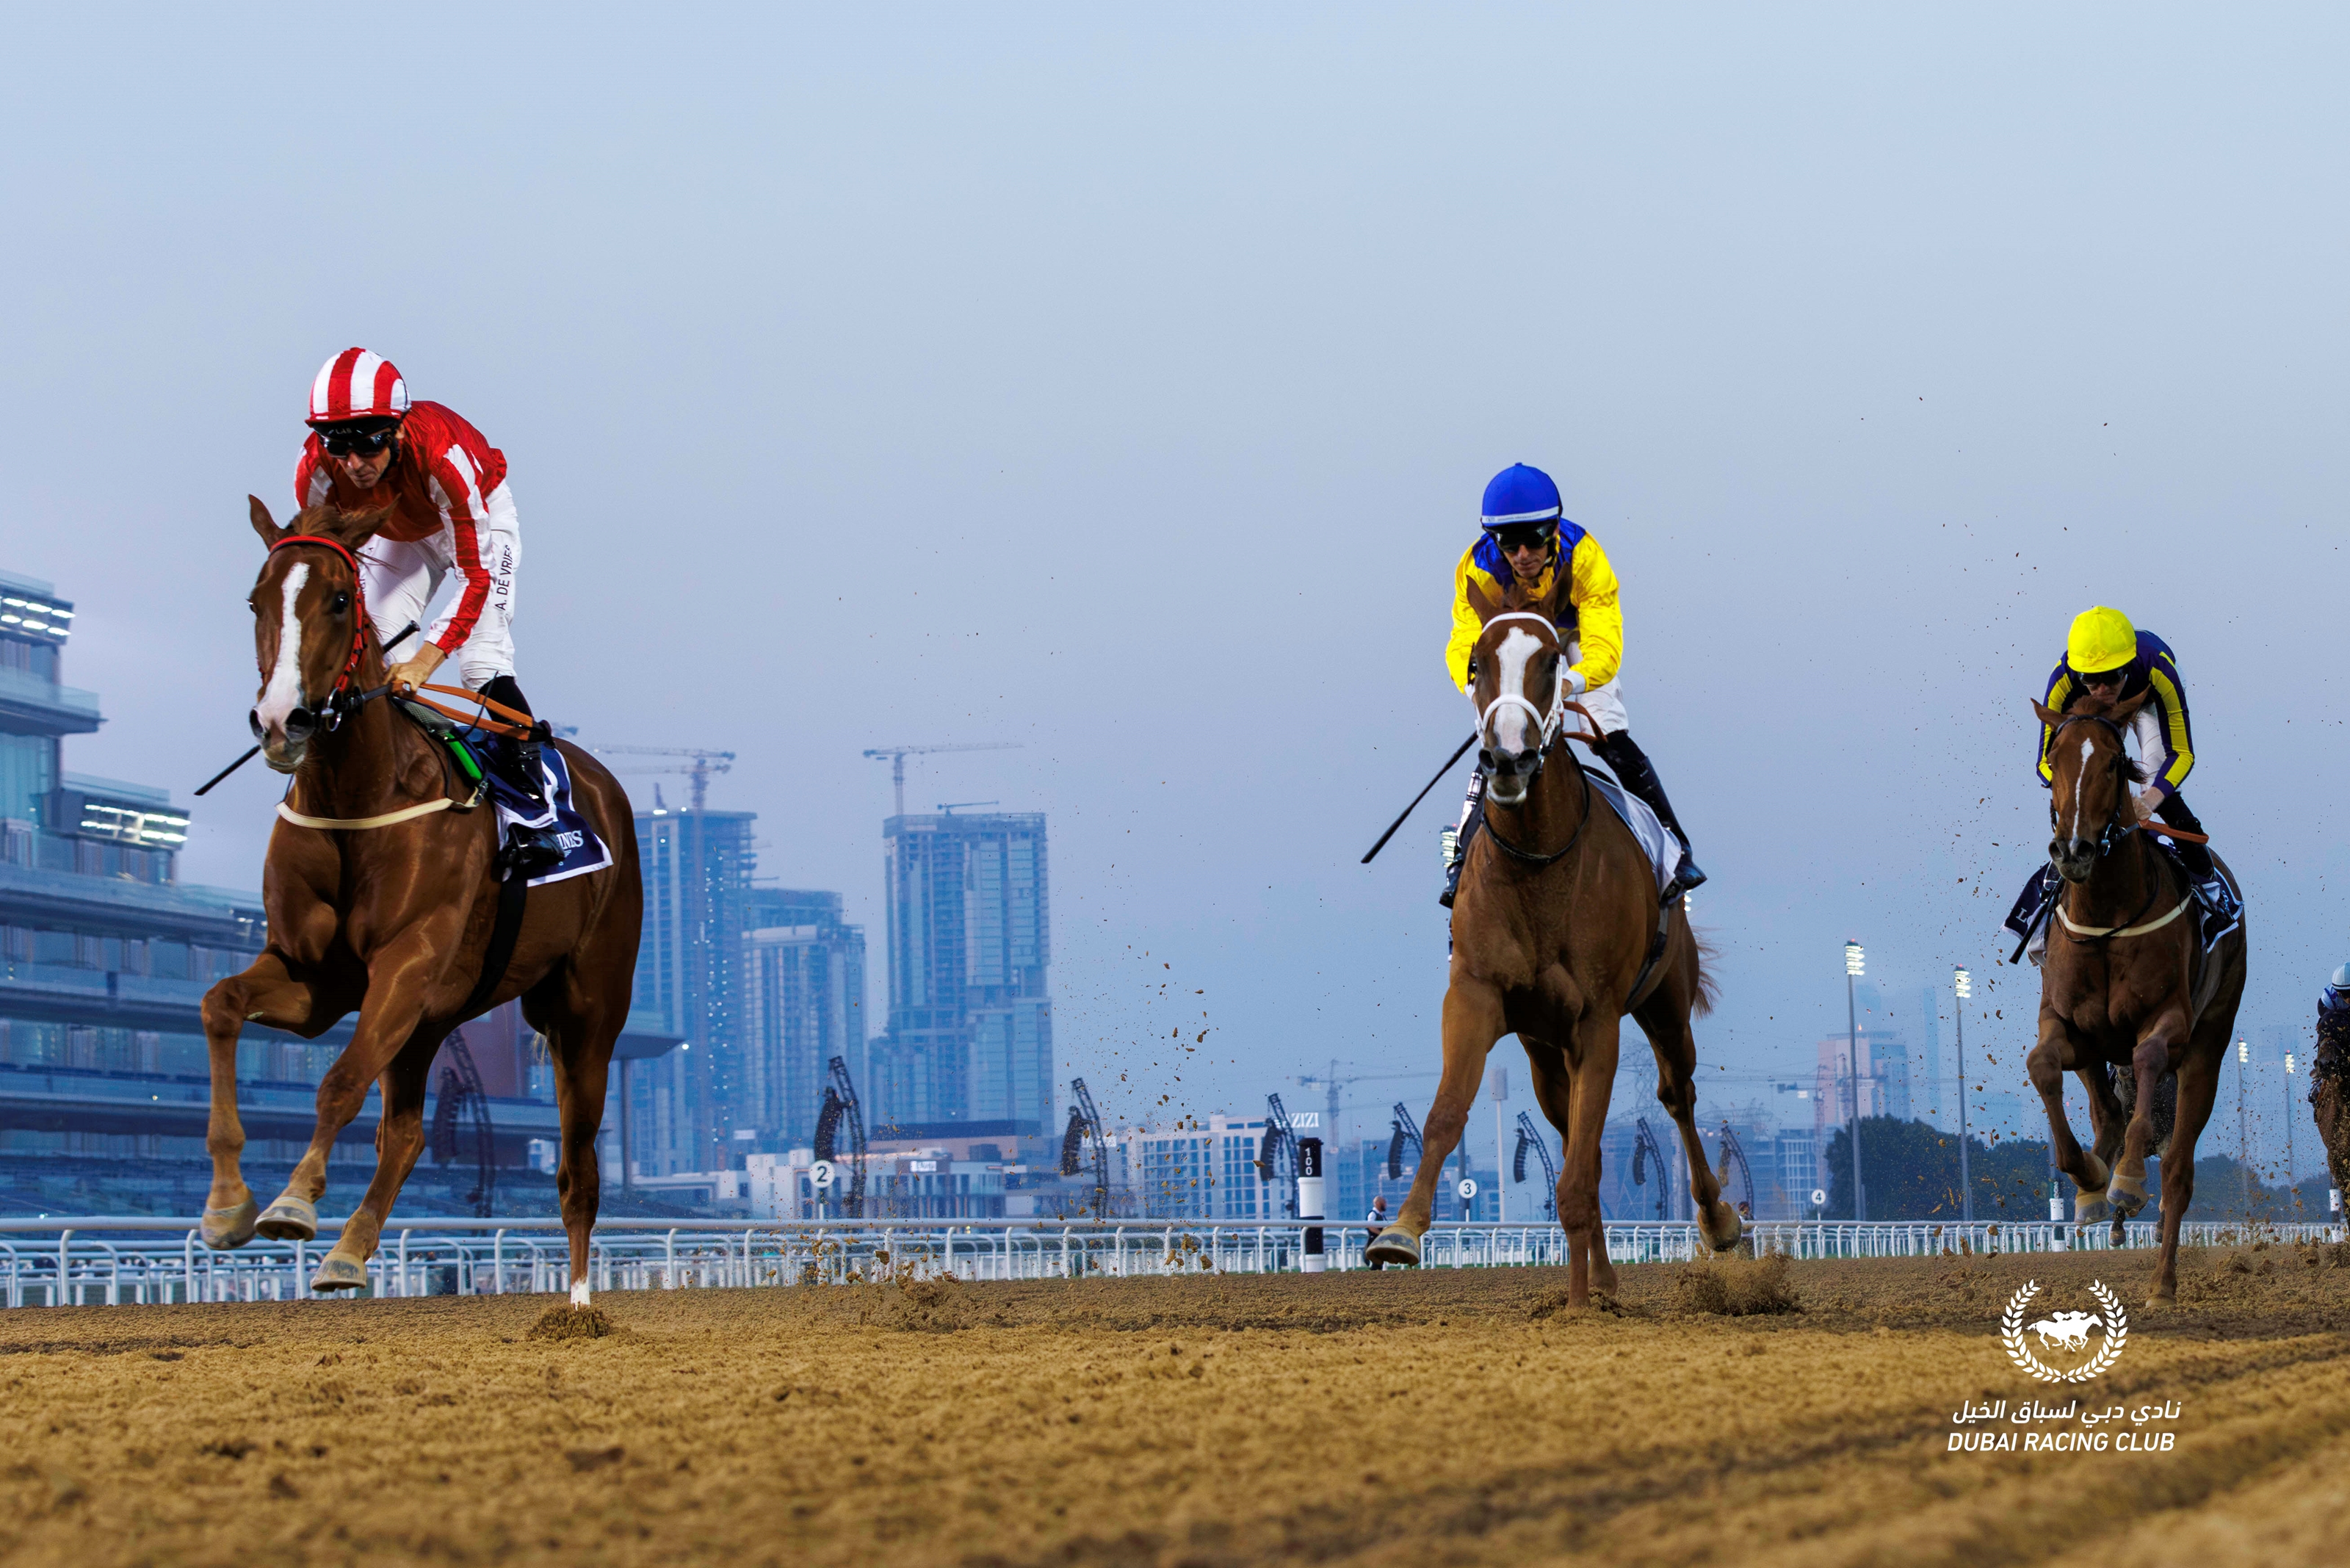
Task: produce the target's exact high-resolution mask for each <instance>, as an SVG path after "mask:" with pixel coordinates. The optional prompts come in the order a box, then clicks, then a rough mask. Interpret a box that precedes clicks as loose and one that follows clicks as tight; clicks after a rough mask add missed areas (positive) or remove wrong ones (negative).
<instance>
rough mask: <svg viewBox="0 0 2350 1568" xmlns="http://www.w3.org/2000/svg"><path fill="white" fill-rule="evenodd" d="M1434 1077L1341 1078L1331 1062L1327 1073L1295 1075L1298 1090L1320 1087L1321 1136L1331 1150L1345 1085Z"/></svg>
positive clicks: (1355, 1075)
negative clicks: (1341, 1092) (1321, 1105)
mask: <svg viewBox="0 0 2350 1568" xmlns="http://www.w3.org/2000/svg"><path fill="white" fill-rule="evenodd" d="M1435 1076H1436V1075H1435V1074H1434V1073H1350V1074H1348V1075H1346V1076H1345V1077H1343V1078H1342V1077H1340V1076H1339V1075H1338V1064H1337V1062H1336V1060H1333V1061H1332V1062H1331V1064H1330V1070H1329V1072H1327V1073H1300V1074H1298V1075H1297V1083H1298V1086H1299V1087H1300V1088H1307V1089H1310V1088H1312V1087H1313V1086H1314V1085H1316V1084H1319V1085H1322V1093H1323V1098H1322V1104H1323V1106H1324V1107H1325V1108H1324V1111H1323V1121H1322V1136H1323V1137H1324V1138H1326V1140H1328V1142H1329V1145H1330V1147H1332V1148H1336V1147H1338V1096H1339V1093H1340V1091H1342V1090H1343V1089H1345V1088H1346V1087H1347V1085H1349V1084H1378V1083H1383V1082H1385V1081H1387V1080H1388V1079H1391V1078H1432V1077H1435Z"/></svg>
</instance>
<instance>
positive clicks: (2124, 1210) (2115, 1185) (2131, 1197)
mask: <svg viewBox="0 0 2350 1568" xmlns="http://www.w3.org/2000/svg"><path fill="white" fill-rule="evenodd" d="M2106 1195H2107V1196H2108V1197H2110V1198H2111V1199H2113V1201H2114V1207H2115V1208H2116V1210H2120V1212H2121V1215H2122V1217H2123V1218H2124V1219H2128V1218H2130V1217H2132V1216H2134V1215H2136V1214H2137V1211H2138V1210H2141V1209H2143V1208H2145V1207H2146V1206H2147V1201H2148V1195H2147V1190H2146V1182H2145V1180H2144V1179H2141V1178H2139V1177H2135V1176H2121V1175H2116V1177H2115V1178H2114V1179H2113V1180H2112V1181H2110V1182H2108V1183H2107V1184H2106Z"/></svg>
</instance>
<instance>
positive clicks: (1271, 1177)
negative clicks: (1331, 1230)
mask: <svg viewBox="0 0 2350 1568" xmlns="http://www.w3.org/2000/svg"><path fill="white" fill-rule="evenodd" d="M1256 1179H1258V1180H1259V1181H1278V1182H1280V1183H1281V1211H1282V1212H1283V1213H1284V1214H1295V1213H1296V1212H1297V1205H1296V1203H1295V1195H1296V1192H1297V1135H1296V1134H1295V1132H1293V1131H1291V1130H1290V1126H1289V1113H1288V1112H1287V1111H1286V1110H1284V1109H1283V1108H1282V1104H1281V1096H1279V1095H1267V1096H1265V1097H1264V1141H1263V1142H1262V1143H1260V1144H1259V1145H1258V1146H1257V1151H1256Z"/></svg>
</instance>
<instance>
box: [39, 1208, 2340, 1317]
mask: <svg viewBox="0 0 2350 1568" xmlns="http://www.w3.org/2000/svg"><path fill="white" fill-rule="evenodd" d="M339 1224H340V1222H339V1221H337V1220H322V1221H320V1225H321V1229H322V1230H323V1231H326V1232H327V1233H328V1234H331V1233H332V1232H333V1231H336V1230H338V1228H339ZM385 1229H386V1234H385V1236H384V1239H383V1242H382V1245H381V1246H380V1249H379V1251H378V1252H377V1254H376V1256H375V1257H374V1259H373V1260H371V1261H370V1262H369V1264H368V1279H369V1294H373V1295H378V1296H422V1295H513V1294H541V1293H555V1292H561V1291H563V1290H565V1289H567V1287H568V1285H569V1282H570V1244H569V1242H568V1241H566V1239H565V1237H564V1235H563V1230H562V1223H561V1221H560V1220H445V1219H444V1220H393V1221H392V1222H391V1223H390V1225H389V1226H387V1227H386V1228H385ZM1322 1230H1323V1231H1324V1235H1325V1237H1326V1247H1327V1251H1326V1253H1325V1256H1326V1259H1327V1260H1328V1266H1329V1267H1330V1268H1331V1269H1333V1270H1337V1271H1346V1270H1352V1269H1360V1268H1362V1267H1363V1244H1364V1242H1365V1241H1367V1240H1368V1237H1367V1232H1366V1231H1365V1230H1364V1228H1363V1227H1362V1226H1360V1225H1345V1226H1341V1225H1331V1224H1326V1225H1325V1226H1323V1227H1322ZM1304 1231H1305V1226H1303V1225H1302V1224H1299V1223H1298V1222H1296V1221H1295V1220H1285V1221H1283V1222H1281V1223H1278V1224H1263V1225H1211V1224H1202V1223H1192V1222H1186V1221H1176V1220H1098V1221H1097V1220H1067V1221H1063V1220H1043V1221H1039V1220H834V1221H831V1222H829V1223H809V1224H780V1225H778V1224H764V1225H740V1226H732V1227H725V1228H719V1227H712V1226H691V1227H689V1226H673V1225H671V1224H670V1223H669V1222H667V1221H665V1220H604V1221H601V1222H599V1223H598V1225H597V1227H596V1233H595V1238H594V1242H593V1246H592V1249H591V1252H590V1258H589V1263H588V1268H589V1284H590V1286H591V1287H592V1288H593V1289H595V1290H598V1291H611V1290H687V1289H702V1288H711V1287H737V1288H739V1287H743V1286H748V1285H785V1284H847V1283H856V1282H871V1281H875V1280H879V1279H881V1278H884V1277H887V1276H888V1275H889V1274H890V1273H892V1272H897V1271H899V1270H905V1271H910V1272H914V1273H918V1274H923V1275H930V1274H937V1273H952V1274H954V1275H956V1276H957V1277H959V1278H962V1279H966V1280H1041V1279H1078V1278H1084V1277H1087V1276H1093V1277H1104V1276H1107V1277H1113V1278H1117V1277H1125V1278H1132V1277H1136V1276H1140V1275H1175V1274H1202V1273H1281V1272H1295V1271H1296V1269H1297V1267H1298V1262H1299V1260H1300V1259H1301V1258H1302V1257H1303V1255H1304V1251H1305V1247H1304ZM1748 1234H1749V1236H1750V1238H1751V1239H1752V1245H1753V1246H1754V1247H1756V1248H1758V1249H1761V1250H1763V1251H1784V1252H1787V1253H1789V1254H1791V1255H1792V1256H1794V1257H1798V1258H1912V1257H1930V1256H1935V1255H1938V1254H1941V1253H1944V1252H1955V1251H1960V1250H1961V1249H1962V1248H1963V1249H1966V1250H1970V1251H1975V1252H1981V1253H1997V1252H2052V1251H2104V1250H2106V1248H2107V1247H2108V1245H2109V1242H2108V1240H2107V1231H2106V1227H2105V1226H2103V1225H2082V1226H2074V1225H2070V1224H2057V1223H2048V1222H2042V1223H2037V1224H2022V1225H2017V1224H2005V1223H1989V1222H1978V1223H1976V1224H1973V1225H1960V1224H1948V1225H1938V1224H1929V1223H1925V1222H1910V1221H1894V1222H1886V1223H1865V1224H1855V1223H1853V1222H1851V1221H1849V1220H1842V1221H1836V1220H1830V1221H1823V1222H1817V1223H1814V1222H1804V1223H1797V1222H1794V1221H1786V1222H1773V1221H1760V1222H1755V1223H1752V1224H1751V1225H1750V1226H1749V1227H1748ZM2157 1239H2158V1226H2157V1225H2155V1224H2150V1223H2139V1224H2132V1225H2130V1226H2128V1227H2127V1233H2126V1238H2125V1241H2124V1242H2123V1244H2124V1245H2125V1246H2126V1247H2134V1248H2142V1247H2150V1246H2152V1245H2154V1244H2155V1242H2156V1241H2157ZM2181 1240H2182V1241H2183V1242H2184V1243H2185V1244H2186V1245H2188V1246H2191V1247H2209V1246H2235V1245H2242V1244H2245V1243H2248V1242H2251V1241H2302V1242H2308V1241H2328V1242H2330V1241H2342V1240H2344V1230H2343V1227H2341V1226H2338V1225H2263V1224H2246V1223H2229V1222H2224V1221H2190V1222H2189V1224H2187V1225H2186V1226H2185V1227H2184V1234H2183V1236H2182V1238H2181ZM328 1244H329V1243H328V1242H325V1241H316V1242H310V1243H307V1244H305V1243H299V1242H283V1241H258V1240H256V1241H253V1242H252V1243H250V1244H249V1245H247V1246H244V1247H241V1248H239V1249H237V1250H236V1251H229V1252H215V1251H211V1250H210V1249H208V1248H206V1247H204V1246H203V1245H202V1244H201V1243H200V1242H199V1241H197V1239H196V1230H195V1226H194V1223H193V1222H192V1221H191V1220H147V1219H137V1220H133V1219H117V1218H110V1217H106V1216H91V1217H88V1218H78V1219H44V1220H0V1282H5V1303H6V1305H7V1306H10V1307H25V1306H72V1305H97V1304H100V1303H103V1304H105V1305H109V1306H113V1305H128V1304H132V1303H172V1302H254V1301H300V1300H304V1299H307V1297H308V1296H309V1279H310V1273H311V1271H312V1270H313V1269H314V1268H315V1267H316V1265H317V1259H318V1258H319V1257H320V1256H322V1255H323V1254H324V1252H325V1250H326V1246H327V1245H328ZM1420 1251H1421V1258H1422V1266H1423V1267H1433V1268H1524V1267H1529V1266H1556V1265H1560V1264H1563V1263H1565V1262H1566V1238H1565V1234H1564V1233H1563V1232H1562V1231H1559V1229H1558V1228H1557V1227H1556V1226H1555V1225H1510V1224H1494V1223H1482V1224H1461V1223H1440V1224H1437V1225H1434V1226H1431V1227H1430V1230H1429V1231H1428V1234H1427V1235H1425V1236H1424V1237H1422V1238H1421V1239H1420ZM1708 1251H1710V1250H1709V1249H1708V1248H1707V1247H1706V1245H1705V1242H1704V1241H1703V1240H1702V1239H1701V1238H1700V1236H1699V1235H1698V1232H1697V1227H1696V1226H1694V1225H1690V1224H1686V1223H1682V1224H1633V1223H1623V1224H1610V1225H1608V1226H1607V1255H1608V1257H1609V1258H1611V1259H1613V1260H1614V1261H1615V1262H1618V1263H1653V1262H1688V1261H1690V1259H1692V1258H1695V1257H1697V1256H1699V1255H1700V1254H1701V1253H1706V1252H1708Z"/></svg>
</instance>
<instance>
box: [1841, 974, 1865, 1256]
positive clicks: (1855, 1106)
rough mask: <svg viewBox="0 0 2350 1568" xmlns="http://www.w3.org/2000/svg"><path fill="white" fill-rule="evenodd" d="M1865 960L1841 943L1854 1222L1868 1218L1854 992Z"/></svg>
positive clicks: (1857, 1027) (1857, 1008) (1858, 1019)
mask: <svg viewBox="0 0 2350 1568" xmlns="http://www.w3.org/2000/svg"><path fill="white" fill-rule="evenodd" d="M1865 962H1866V961H1865V959H1864V957H1863V955H1862V953H1861V950H1860V944H1859V943H1858V942H1855V941H1847V942H1846V943H1845V944H1844V1016H1845V1032H1846V1044H1847V1045H1848V1047H1849V1048H1850V1051H1851V1065H1852V1217H1853V1220H1854V1221H1855V1223H1858V1222H1860V1221H1863V1220H1866V1219H1867V1218H1868V1196H1867V1193H1866V1190H1865V1189H1863V1188H1862V1186H1861V1184H1860V1003H1859V1002H1857V1001H1856V999H1855V995H1854V991H1853V987H1854V984H1855V983H1856V981H1858V980H1859V978H1860V975H1861V972H1862V969H1863V966H1864V964H1865Z"/></svg>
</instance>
